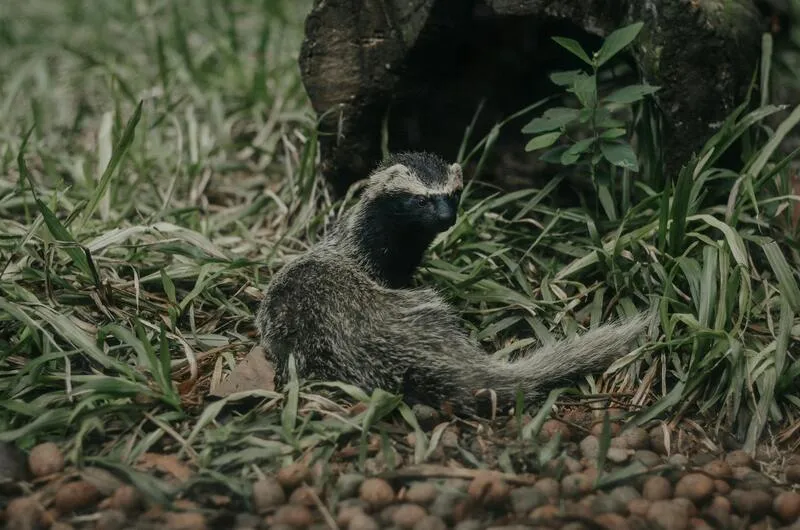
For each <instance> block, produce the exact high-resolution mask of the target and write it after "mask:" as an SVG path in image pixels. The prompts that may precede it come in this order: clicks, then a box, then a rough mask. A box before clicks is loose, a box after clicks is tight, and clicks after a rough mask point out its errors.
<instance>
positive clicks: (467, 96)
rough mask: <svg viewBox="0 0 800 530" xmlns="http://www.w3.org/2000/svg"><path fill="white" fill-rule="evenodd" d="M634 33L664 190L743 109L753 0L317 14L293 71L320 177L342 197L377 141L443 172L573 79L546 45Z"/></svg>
mask: <svg viewBox="0 0 800 530" xmlns="http://www.w3.org/2000/svg"><path fill="white" fill-rule="evenodd" d="M636 21H643V22H644V24H645V25H644V27H643V29H642V31H641V33H640V34H639V36H638V37H637V39H636V40H635V41H634V43H633V44H632V45H631V47H630V48H629V55H628V59H629V61H630V62H631V63H632V66H633V69H632V71H633V72H635V74H636V76H637V77H639V78H640V79H643V80H644V81H645V82H647V83H650V84H652V85H657V86H660V87H661V89H660V90H659V91H658V92H657V93H656V94H655V95H654V96H653V97H654V101H655V104H656V106H657V108H658V109H659V115H660V117H661V120H662V138H661V141H662V157H663V166H664V171H665V178H673V177H674V176H675V174H676V173H677V171H678V170H679V169H680V167H681V166H682V165H684V164H685V163H686V162H687V161H688V160H689V158H690V157H691V155H692V153H694V152H696V151H697V150H698V149H700V148H701V147H702V145H703V144H704V142H705V141H706V140H707V139H708V138H709V137H710V136H711V135H712V134H713V133H714V126H715V124H718V123H719V122H721V121H722V120H724V119H725V117H726V116H727V115H728V114H729V113H730V112H731V111H732V110H733V109H734V108H735V107H736V106H737V105H739V104H740V103H741V102H742V101H743V100H744V97H745V94H746V91H747V89H748V86H749V85H750V83H751V81H752V79H753V75H754V72H755V71H756V67H757V64H758V58H759V53H760V36H761V33H762V31H763V30H764V29H765V23H764V21H763V19H762V17H761V16H760V13H759V11H758V9H757V8H756V6H755V4H754V3H753V1H752V0H627V1H608V0H482V1H481V0H461V1H453V0H314V4H313V7H312V10H311V12H310V14H309V15H308V17H307V19H306V26H305V40H304V43H303V46H302V49H301V52H300V61H299V63H300V69H301V74H302V80H303V84H304V86H305V89H306V92H307V93H308V96H309V99H310V101H311V104H312V106H313V108H314V110H315V112H316V113H317V114H318V116H319V119H320V149H321V158H322V172H323V174H324V176H325V178H326V179H327V180H328V182H330V184H331V185H332V187H333V189H334V192H335V193H336V194H338V195H341V194H343V193H344V192H345V191H346V190H347V188H348V187H349V186H350V184H352V183H353V182H354V181H356V180H360V179H362V178H364V177H365V176H366V175H367V173H368V172H369V171H370V170H371V169H372V168H373V167H374V166H375V164H377V162H378V161H379V160H380V158H381V153H382V150H381V142H382V131H383V130H384V128H385V130H386V131H387V132H388V136H387V137H388V148H389V150H390V151H397V150H405V149H411V150H428V151H432V152H435V153H437V154H439V155H441V156H443V157H445V158H447V159H449V160H454V159H455V158H456V156H457V154H458V152H459V148H460V146H461V144H462V141H463V139H464V134H465V131H466V130H467V128H468V127H470V124H471V123H472V122H473V120H475V123H474V126H473V132H472V136H471V138H472V140H473V142H474V140H475V139H476V138H480V137H482V136H484V135H485V134H487V133H488V131H490V130H491V128H492V127H493V126H494V125H495V124H496V123H498V122H500V121H502V120H504V119H506V118H507V117H508V116H509V115H511V114H513V113H515V112H517V111H519V110H520V109H522V108H524V107H526V106H528V105H530V104H531V103H533V102H534V101H536V100H538V99H541V98H542V97H545V96H547V95H550V94H552V93H554V91H555V89H556V88H557V87H555V86H554V85H553V84H552V83H551V82H550V81H549V79H548V74H549V73H550V72H552V71H555V70H567V69H571V68H577V67H580V66H581V65H580V63H577V62H573V63H571V62H570V61H578V59H577V58H574V57H571V56H570V54H569V53H568V52H566V51H565V50H563V49H561V48H560V47H558V45H557V44H556V43H555V42H554V41H553V40H552V38H551V37H553V36H566V37H570V38H574V39H576V40H579V41H580V42H581V43H582V44H584V47H585V48H586V49H588V50H592V51H593V50H596V49H598V48H599V46H600V44H601V39H602V37H604V36H606V35H608V34H609V33H610V32H612V31H613V30H614V29H616V28H618V27H621V26H624V25H627V24H629V23H632V22H636ZM634 82H639V79H637V80H636V81H634ZM479 106H480V113H478V114H477V118H476V110H477V109H478V107H479ZM530 118H531V117H530V116H529V117H526V118H524V119H523V121H521V122H519V123H512V124H509V125H508V126H507V127H504V128H503V129H502V130H501V134H500V137H499V138H498V141H497V143H496V149H497V150H498V153H500V154H499V155H498V156H501V157H502V156H503V151H504V150H506V151H507V152H509V153H511V154H512V155H513V154H514V153H517V154H519V153H523V149H522V146H524V142H525V140H526V139H525V138H524V137H522V136H521V133H520V129H521V127H522V126H523V125H524V123H525V121H527V120H529V119H530ZM523 154H524V153H523ZM512 158H513V156H512ZM506 169H508V166H506ZM506 172H508V171H506ZM522 173H523V174H522V176H521V177H520V178H521V179H522V180H525V179H526V178H529V177H530V175H527V174H525V172H524V171H523V172H522Z"/></svg>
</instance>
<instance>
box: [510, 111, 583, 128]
mask: <svg viewBox="0 0 800 530" xmlns="http://www.w3.org/2000/svg"><path fill="white" fill-rule="evenodd" d="M577 117H578V111H577V110H576V109H570V108H567V107H554V108H552V109H549V110H547V111H546V112H545V113H544V114H542V116H541V117H540V118H534V119H533V120H531V122H530V123H529V124H528V125H526V126H525V127H523V129H522V132H523V133H539V132H545V131H553V130H555V129H560V128H561V127H563V126H565V125H567V124H568V123H569V122H571V121H573V120H574V119H575V118H577Z"/></svg>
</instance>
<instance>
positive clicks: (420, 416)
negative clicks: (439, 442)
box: [411, 404, 442, 430]
mask: <svg viewBox="0 0 800 530" xmlns="http://www.w3.org/2000/svg"><path fill="white" fill-rule="evenodd" d="M411 411H412V412H413V413H414V416H415V417H416V418H417V423H419V425H420V427H422V428H423V429H426V430H428V429H432V428H433V427H435V426H436V425H437V424H438V423H439V422H440V421H441V419H442V415H441V414H439V411H438V410H436V409H435V408H433V407H429V406H428V405H422V404H416V405H414V406H413V407H411Z"/></svg>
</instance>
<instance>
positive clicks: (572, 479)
mask: <svg viewBox="0 0 800 530" xmlns="http://www.w3.org/2000/svg"><path fill="white" fill-rule="evenodd" d="M592 486H593V485H592V480H591V479H590V478H589V477H588V476H587V475H586V474H585V473H571V474H569V475H567V476H566V477H564V478H563V479H561V492H562V493H563V494H564V496H565V497H577V496H578V495H584V494H586V493H589V492H590V491H592Z"/></svg>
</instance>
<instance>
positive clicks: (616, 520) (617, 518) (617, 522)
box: [594, 512, 628, 530]
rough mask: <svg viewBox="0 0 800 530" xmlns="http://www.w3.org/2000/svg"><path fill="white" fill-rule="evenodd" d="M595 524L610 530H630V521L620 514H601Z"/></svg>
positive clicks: (595, 519)
mask: <svg viewBox="0 0 800 530" xmlns="http://www.w3.org/2000/svg"><path fill="white" fill-rule="evenodd" d="M594 522H596V523H597V524H599V525H600V526H602V527H603V528H607V529H608V530H628V521H626V520H625V518H624V517H622V516H621V515H619V514H618V513H610V512H608V513H601V514H600V515H598V516H597V517H595V518H594Z"/></svg>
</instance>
